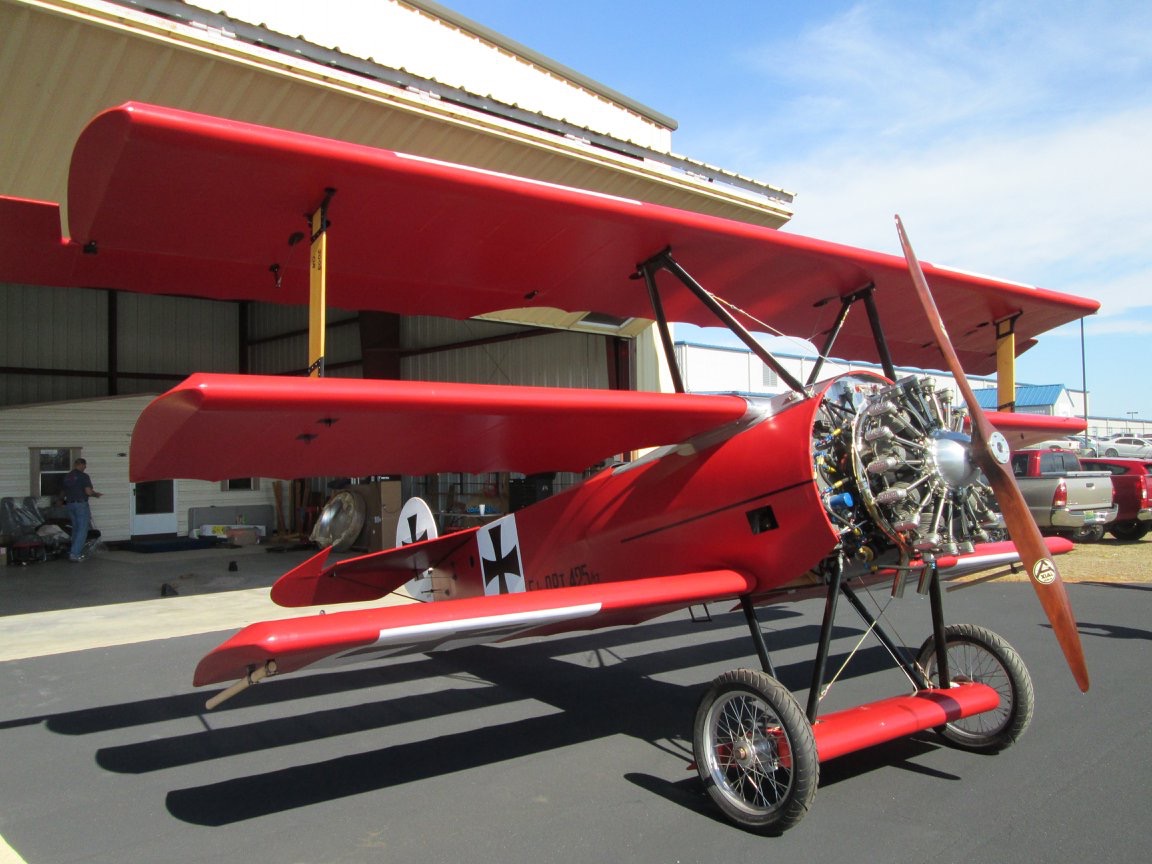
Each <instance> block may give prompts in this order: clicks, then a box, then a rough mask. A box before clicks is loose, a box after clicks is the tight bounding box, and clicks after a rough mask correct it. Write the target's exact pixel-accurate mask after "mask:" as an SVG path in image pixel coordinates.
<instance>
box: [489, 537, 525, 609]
mask: <svg viewBox="0 0 1152 864" xmlns="http://www.w3.org/2000/svg"><path fill="white" fill-rule="evenodd" d="M503 527H504V526H502V525H499V524H497V525H493V526H492V527H491V528H490V529H489V531H488V537H489V539H490V540H491V541H492V552H493V554H494V555H495V556H496V558H495V560H492V559H489V558H481V559H480V564H481V565H482V566H483V568H484V590H485V592H486V593H487V591H488V586H489V585H491V584H492V582H493V580H496V579H499V580H500V593H501V594H507V593H508V577H509V576H523V574H522V573H521V572H520V556H519V555H517V554H516V547H515V546H513V547H512V549H511V551H509V552H506V553H501V551H500V550H502V549H503V548H504V544H503V543H501V542H500V531H501V529H502V528H503Z"/></svg>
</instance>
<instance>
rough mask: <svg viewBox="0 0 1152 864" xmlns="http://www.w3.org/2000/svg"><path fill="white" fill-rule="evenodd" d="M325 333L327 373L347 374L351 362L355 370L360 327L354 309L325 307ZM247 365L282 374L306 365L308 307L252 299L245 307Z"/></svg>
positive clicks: (263, 371)
mask: <svg viewBox="0 0 1152 864" xmlns="http://www.w3.org/2000/svg"><path fill="white" fill-rule="evenodd" d="M327 330H328V335H327V338H326V340H325V355H326V356H325V362H326V364H327V365H328V366H329V367H332V366H336V367H338V368H335V369H330V370H329V374H331V375H339V376H341V377H355V376H351V375H349V374H348V373H349V371H350V369H349V368H347V367H346V368H343V369H341V368H339V367H341V366H343V365H344V364H352V367H351V368H355V369H356V370H357V372H356V375H359V374H361V373H360V372H359V369H360V368H361V367H360V327H359V324H358V316H357V314H356V313H355V312H348V311H345V310H342V309H329V310H328V327H327ZM248 338H249V341H250V342H253V343H256V344H253V345H251V347H250V348H249V350H248V369H249V371H250V372H252V373H255V374H263V375H282V374H289V373H296V372H300V371H301V370H304V369H307V368H308V309H307V307H305V306H274V305H272V304H268V303H253V304H251V305H250V306H249V311H248Z"/></svg>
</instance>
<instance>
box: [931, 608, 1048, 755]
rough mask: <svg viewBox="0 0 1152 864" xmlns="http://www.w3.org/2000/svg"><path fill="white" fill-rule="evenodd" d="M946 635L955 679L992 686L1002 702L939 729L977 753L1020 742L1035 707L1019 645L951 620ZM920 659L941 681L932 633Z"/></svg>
mask: <svg viewBox="0 0 1152 864" xmlns="http://www.w3.org/2000/svg"><path fill="white" fill-rule="evenodd" d="M944 639H945V643H946V644H947V646H948V675H949V677H950V678H951V680H952V681H953V682H959V681H978V682H980V683H981V684H987V685H988V686H989V687H991V688H992V689H993V690H995V691H996V692H997V693H999V694H1000V706H999V707H998V708H994V709H993V710H991V711H985V712H984V713H982V714H976V715H975V716H972V717H965V718H963V719H961V720H957V721H955V722H953V723H948V724H946V725H944V726H941V727H939V728H938V729H937V730H936V731H937V732H938V733H939V734H940V735H941V736H942V737H943V738H944V739H945V740H947V741H948V742H949V743H950V744H952V745H954V746H956V747H958V748H960V749H961V750H971V751H973V752H977V753H998V752H999V751H1001V750H1003V749H1005V748H1006V747H1010V746H1011V745H1012V744H1015V743H1016V742H1017V741H1018V740H1020V736H1022V735H1023V734H1024V732H1025V731H1026V730H1027V729H1028V724H1029V723H1031V722H1032V714H1033V712H1034V711H1035V709H1036V691H1035V690H1033V688H1032V678H1031V676H1030V675H1029V674H1028V667H1026V666H1025V665H1024V661H1023V660H1022V659H1020V655H1019V654H1017V653H1016V649H1015V648H1013V647H1012V646H1011V645H1009V644H1008V643H1007V642H1006V641H1004V639H1002V638H1001V637H999V636H997V635H996V634H995V633H993V632H992V631H991V630H988V629H985V628H984V627H978V626H976V625H975V624H949V625H948V626H947V627H945V628H944ZM919 662H920V668H922V669H923V670H924V674H925V675H927V676H928V680H929V681H931V682H932V683H933V685H934V686H936V685H938V684H939V677H938V675H937V669H936V640H935V639H933V638H932V637H931V636H929V637H928V639H926V640H925V641H924V644H923V645H922V646H920V654H919Z"/></svg>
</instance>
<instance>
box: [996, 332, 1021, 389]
mask: <svg viewBox="0 0 1152 864" xmlns="http://www.w3.org/2000/svg"><path fill="white" fill-rule="evenodd" d="M1016 318H1017V316H1016V315H1013V316H1012V317H1011V318H1005V319H1004V320H1002V321H997V322H996V407H997V410H999V411H1015V410H1016Z"/></svg>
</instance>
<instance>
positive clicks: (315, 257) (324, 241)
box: [308, 189, 336, 378]
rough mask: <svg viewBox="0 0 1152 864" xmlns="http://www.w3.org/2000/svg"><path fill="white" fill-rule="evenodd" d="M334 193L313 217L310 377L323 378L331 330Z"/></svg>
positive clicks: (309, 338)
mask: <svg viewBox="0 0 1152 864" xmlns="http://www.w3.org/2000/svg"><path fill="white" fill-rule="evenodd" d="M335 191H336V190H335V189H327V190H325V195H324V201H323V203H321V204H320V207H319V208H318V209H317V210H316V212H315V213H313V214H312V218H311V219H310V220H309V225H310V226H311V229H312V232H311V234H312V243H311V248H310V250H309V256H308V284H309V293H308V376H309V377H310V378H323V377H324V347H325V337H326V336H327V329H328V283H327V279H326V276H325V273H324V268H325V265H326V264H327V261H328V203H329V202H330V201H331V200H332V195H333V193H334V192H335Z"/></svg>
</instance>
